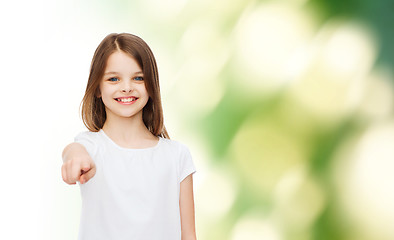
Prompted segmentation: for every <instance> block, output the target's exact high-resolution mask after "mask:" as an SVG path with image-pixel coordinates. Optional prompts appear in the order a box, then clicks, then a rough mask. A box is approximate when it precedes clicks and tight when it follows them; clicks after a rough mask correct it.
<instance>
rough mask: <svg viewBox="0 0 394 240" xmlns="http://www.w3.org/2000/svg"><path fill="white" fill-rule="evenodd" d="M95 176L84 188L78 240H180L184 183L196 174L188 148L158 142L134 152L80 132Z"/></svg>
mask: <svg viewBox="0 0 394 240" xmlns="http://www.w3.org/2000/svg"><path fill="white" fill-rule="evenodd" d="M74 140H75V142H77V143H80V144H82V145H83V146H85V148H86V150H87V152H88V153H89V155H90V156H91V157H92V159H93V161H94V162H95V164H96V168H97V169H96V175H95V176H94V177H93V178H91V179H90V180H89V181H88V182H87V183H85V184H79V186H80V190H81V197H82V210H81V221H80V227H79V235H78V239H79V240H101V239H103V240H126V239H127V240H178V239H179V240H180V239H181V223H180V211H179V189H180V183H181V182H182V180H183V179H184V178H186V177H187V176H188V175H190V174H193V173H195V172H196V170H195V166H194V164H193V161H192V157H191V154H190V151H189V149H188V148H187V147H186V146H185V145H184V144H182V143H180V142H177V141H174V140H170V139H166V138H161V137H160V138H159V142H158V144H157V145H156V146H154V147H150V148H144V149H129V148H123V147H120V146H119V145H117V144H116V143H115V142H114V141H112V139H111V138H109V137H108V136H107V135H106V134H105V132H104V131H103V130H102V129H100V131H99V132H89V131H85V132H81V133H79V134H78V135H77V136H76V137H75V139H74Z"/></svg>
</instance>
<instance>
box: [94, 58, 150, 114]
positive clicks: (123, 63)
mask: <svg viewBox="0 0 394 240" xmlns="http://www.w3.org/2000/svg"><path fill="white" fill-rule="evenodd" d="M100 93H101V98H102V100H103V103H104V105H105V111H106V114H107V119H110V118H111V119H112V118H114V117H123V118H130V117H138V118H139V117H140V118H141V119H142V109H143V108H144V106H145V105H146V103H147V102H148V100H149V94H148V92H147V91H146V88H145V82H144V75H143V73H142V70H141V68H140V67H139V65H138V63H137V61H136V60H134V58H132V57H130V56H129V55H128V54H126V53H124V52H122V51H116V52H114V53H112V54H111V55H110V56H109V58H108V61H107V67H106V69H105V71H104V76H103V78H102V79H101V81H100Z"/></svg>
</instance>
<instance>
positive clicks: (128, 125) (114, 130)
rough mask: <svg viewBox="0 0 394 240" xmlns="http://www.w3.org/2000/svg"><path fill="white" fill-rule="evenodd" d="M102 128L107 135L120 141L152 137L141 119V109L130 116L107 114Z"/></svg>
mask: <svg viewBox="0 0 394 240" xmlns="http://www.w3.org/2000/svg"><path fill="white" fill-rule="evenodd" d="M102 129H103V131H104V132H105V133H106V134H107V135H108V136H110V137H112V138H114V139H118V140H121V141H130V140H133V139H134V140H135V139H146V138H152V137H154V135H153V134H152V133H151V132H150V131H149V130H148V128H147V127H146V126H145V124H144V122H143V120H142V111H141V112H140V114H137V115H135V116H133V117H130V118H124V117H119V116H114V115H107V119H106V121H105V123H104V126H103V128H102Z"/></svg>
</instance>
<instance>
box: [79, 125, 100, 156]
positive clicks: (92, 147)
mask: <svg viewBox="0 0 394 240" xmlns="http://www.w3.org/2000/svg"><path fill="white" fill-rule="evenodd" d="M74 142H76V143H80V144H82V145H83V146H84V147H85V148H86V151H87V152H88V153H89V155H90V157H91V158H92V159H93V157H94V155H95V154H96V150H97V146H96V144H95V142H94V136H93V134H92V132H89V131H84V132H80V133H79V134H78V135H77V136H75V137H74Z"/></svg>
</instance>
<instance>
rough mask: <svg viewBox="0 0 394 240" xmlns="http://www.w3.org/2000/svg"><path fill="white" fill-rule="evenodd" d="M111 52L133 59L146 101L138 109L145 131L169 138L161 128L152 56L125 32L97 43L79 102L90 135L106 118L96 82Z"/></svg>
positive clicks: (148, 50)
mask: <svg viewBox="0 0 394 240" xmlns="http://www.w3.org/2000/svg"><path fill="white" fill-rule="evenodd" d="M115 51H123V52H124V53H127V54H129V55H130V56H131V57H132V58H134V59H135V60H136V61H137V63H138V64H139V66H140V67H141V69H142V72H143V74H144V81H145V87H146V90H147V92H148V94H149V100H148V102H147V103H146V105H145V106H144V108H143V110H142V119H143V121H144V124H145V126H146V127H147V128H148V130H149V131H150V132H151V133H152V134H153V135H155V136H160V137H164V138H168V139H169V138H170V137H169V135H168V133H167V130H166V128H165V126H164V120H163V109H162V106H161V97H160V86H159V75H158V72H157V65H156V60H155V57H154V56H153V53H152V51H151V49H150V48H149V46H148V45H147V44H146V43H145V41H144V40H142V39H141V38H139V37H137V36H135V35H132V34H129V33H120V34H117V33H112V34H109V35H108V36H106V37H105V38H104V39H103V41H101V43H100V44H99V46H98V47H97V49H96V51H95V52H94V56H93V59H92V63H91V65H90V73H89V79H88V84H87V86H86V91H85V96H84V97H83V99H82V102H81V104H82V112H81V113H82V120H83V123H84V124H85V126H86V127H87V128H88V129H89V130H90V131H92V132H97V131H99V130H100V129H101V128H102V127H103V125H104V123H105V120H106V118H107V116H106V112H105V106H104V103H103V101H102V99H101V97H97V96H99V95H100V87H99V86H100V81H101V79H102V77H103V74H104V71H105V68H106V65H107V60H108V57H109V56H110V55H111V54H112V53H114V52H115Z"/></svg>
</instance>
